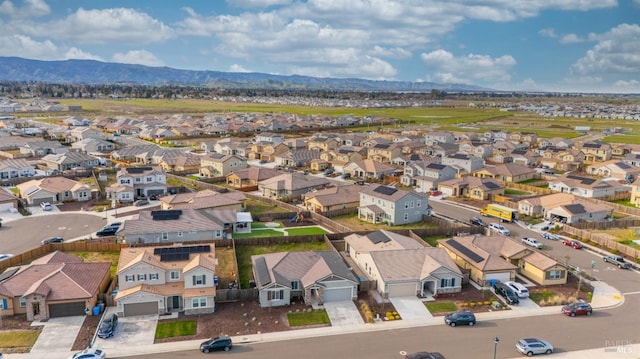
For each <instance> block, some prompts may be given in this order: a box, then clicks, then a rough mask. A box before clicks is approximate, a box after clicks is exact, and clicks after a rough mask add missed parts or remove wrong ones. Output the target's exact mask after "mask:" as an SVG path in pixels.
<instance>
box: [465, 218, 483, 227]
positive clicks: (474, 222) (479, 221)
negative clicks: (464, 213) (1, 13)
mask: <svg viewBox="0 0 640 359" xmlns="http://www.w3.org/2000/svg"><path fill="white" fill-rule="evenodd" d="M469 223H471V224H472V225H474V226H478V227H484V226H486V225H485V224H484V221H483V220H482V218H478V217H471V218H470V219H469Z"/></svg>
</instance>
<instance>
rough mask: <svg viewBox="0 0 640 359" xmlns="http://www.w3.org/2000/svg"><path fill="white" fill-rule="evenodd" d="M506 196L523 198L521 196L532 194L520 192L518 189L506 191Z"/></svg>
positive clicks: (507, 189)
mask: <svg viewBox="0 0 640 359" xmlns="http://www.w3.org/2000/svg"><path fill="white" fill-rule="evenodd" d="M504 194H505V195H507V196H508V195H512V196H521V195H525V194H531V192H526V191H519V190H517V189H511V188H506V189H505V190H504Z"/></svg>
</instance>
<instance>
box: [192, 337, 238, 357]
mask: <svg viewBox="0 0 640 359" xmlns="http://www.w3.org/2000/svg"><path fill="white" fill-rule="evenodd" d="M232 347H233V343H231V338H229V337H215V338H213V339H209V340H207V341H205V342H202V344H200V351H202V352H203V353H208V352H212V351H216V350H224V351H225V352H228V351H229V350H231V348H232Z"/></svg>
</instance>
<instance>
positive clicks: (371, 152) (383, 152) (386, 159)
mask: <svg viewBox="0 0 640 359" xmlns="http://www.w3.org/2000/svg"><path fill="white" fill-rule="evenodd" d="M400 157H402V145H401V144H399V143H377V144H374V145H373V146H370V147H367V159H370V160H374V161H377V162H382V163H392V162H393V161H394V160H395V159H396V158H400Z"/></svg>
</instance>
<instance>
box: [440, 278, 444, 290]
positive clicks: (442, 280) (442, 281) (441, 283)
mask: <svg viewBox="0 0 640 359" xmlns="http://www.w3.org/2000/svg"><path fill="white" fill-rule="evenodd" d="M443 287H444V278H442V279H440V288H443Z"/></svg>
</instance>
